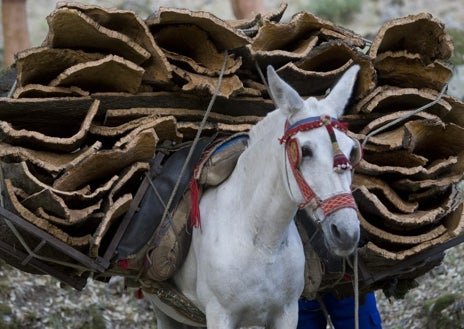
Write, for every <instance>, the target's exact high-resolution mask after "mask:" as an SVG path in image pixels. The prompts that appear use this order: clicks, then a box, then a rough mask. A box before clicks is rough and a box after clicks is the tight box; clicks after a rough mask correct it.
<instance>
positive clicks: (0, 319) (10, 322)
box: [0, 304, 20, 329]
mask: <svg viewBox="0 0 464 329" xmlns="http://www.w3.org/2000/svg"><path fill="white" fill-rule="evenodd" d="M0 328H2V329H17V328H20V326H19V323H18V321H17V320H16V318H15V316H14V314H13V312H12V310H11V308H10V307H9V306H7V305H3V304H0Z"/></svg>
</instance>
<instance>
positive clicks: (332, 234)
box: [322, 208, 360, 257]
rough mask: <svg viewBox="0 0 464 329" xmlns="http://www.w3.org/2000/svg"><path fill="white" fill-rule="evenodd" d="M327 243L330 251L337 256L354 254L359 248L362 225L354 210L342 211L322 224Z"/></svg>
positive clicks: (335, 213)
mask: <svg viewBox="0 0 464 329" xmlns="http://www.w3.org/2000/svg"><path fill="white" fill-rule="evenodd" d="M322 231H323V232H324V237H325V241H326V244H327V247H328V248H329V250H330V251H331V252H332V253H334V254H335V255H337V256H341V257H345V256H348V255H350V254H352V253H353V252H354V251H355V249H356V248H357V246H358V243H359V238H360V224H359V220H358V217H357V215H356V211H355V210H354V209H349V208H348V209H347V208H345V209H340V210H338V211H336V212H334V213H333V214H331V215H330V216H328V217H327V218H326V219H325V220H324V222H323V223H322Z"/></svg>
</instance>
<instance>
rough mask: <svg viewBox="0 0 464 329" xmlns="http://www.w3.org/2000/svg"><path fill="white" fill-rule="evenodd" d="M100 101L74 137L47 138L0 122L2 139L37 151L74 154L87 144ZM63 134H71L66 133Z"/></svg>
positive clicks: (90, 111) (92, 107)
mask: <svg viewBox="0 0 464 329" xmlns="http://www.w3.org/2000/svg"><path fill="white" fill-rule="evenodd" d="M99 104H100V102H99V101H98V100H96V101H94V102H93V103H92V106H91V107H90V109H89V111H88V112H87V115H86V117H85V118H84V120H83V121H82V123H81V126H80V129H79V130H78V131H77V132H75V133H74V132H72V133H74V134H73V135H71V136H69V137H67V136H58V137H55V136H47V135H45V134H43V133H41V132H38V131H32V130H26V129H15V128H14V126H12V125H11V124H10V123H8V122H6V121H0V136H1V139H2V140H3V141H4V142H6V143H9V144H13V145H16V146H28V147H31V148H35V149H37V150H48V151H55V152H57V153H59V152H73V151H76V150H78V148H79V147H80V146H82V145H83V144H84V142H85V138H86V136H87V133H88V131H89V129H90V124H91V123H92V120H93V119H94V117H95V115H96V114H97V112H98V106H99ZM63 133H69V132H67V131H64V132H63Z"/></svg>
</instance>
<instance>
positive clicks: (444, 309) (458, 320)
mask: <svg viewBox="0 0 464 329" xmlns="http://www.w3.org/2000/svg"><path fill="white" fill-rule="evenodd" d="M463 258H464V245H459V246H457V247H455V248H452V249H450V250H449V251H448V252H447V255H446V257H445V260H444V261H443V263H442V264H441V265H440V266H438V267H436V268H435V269H433V270H432V271H430V272H429V273H428V274H426V275H425V276H423V277H421V278H419V279H418V284H419V285H418V287H417V288H415V289H413V290H411V291H410V292H409V293H408V294H406V296H405V298H404V299H398V300H391V301H389V300H387V299H386V298H385V296H384V295H383V293H382V292H380V291H378V292H377V297H378V306H379V310H380V313H381V315H382V320H383V328H385V329H403V328H408V329H460V328H464V292H463V290H462V282H463V279H464V262H463V261H462V259H463ZM134 293H135V291H134V290H133V289H129V290H125V289H124V285H123V282H122V281H118V280H115V282H112V284H103V283H100V282H97V281H93V280H89V281H88V283H87V286H86V287H85V288H84V289H83V291H76V290H74V289H72V288H66V287H64V288H63V287H61V285H60V283H59V282H58V281H57V280H56V279H54V278H51V277H49V276H38V275H30V274H27V273H24V272H20V271H18V270H16V269H14V268H11V267H10V266H8V265H5V264H2V265H0V328H2V329H63V328H65V329H155V328H156V325H155V317H154V315H153V311H152V308H151V305H150V304H149V303H148V301H146V300H145V299H137V298H136V297H135V296H134Z"/></svg>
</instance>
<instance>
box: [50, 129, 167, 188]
mask: <svg viewBox="0 0 464 329" xmlns="http://www.w3.org/2000/svg"><path fill="white" fill-rule="evenodd" d="M157 142H158V137H157V136H156V133H155V131H154V129H147V130H145V131H143V132H141V133H140V134H138V135H137V136H136V138H134V139H132V140H131V141H129V142H128V143H126V144H124V145H123V146H122V148H115V149H111V150H101V151H100V152H97V153H95V154H92V155H91V156H89V157H88V158H85V159H83V160H82V161H81V162H79V163H77V164H76V166H75V167H73V168H69V169H68V170H67V171H66V172H65V173H64V174H63V175H61V176H60V177H59V178H57V179H56V180H55V181H54V182H53V187H54V188H55V189H58V190H64V191H73V190H76V189H79V188H81V187H82V186H85V185H87V184H89V183H91V182H93V181H100V180H102V179H104V178H107V177H112V176H113V175H117V174H118V173H119V172H120V171H121V170H123V169H124V168H126V167H128V166H130V165H131V164H132V163H135V162H139V161H149V160H150V159H151V158H152V157H153V156H154V154H155V149H156V144H157Z"/></svg>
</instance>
